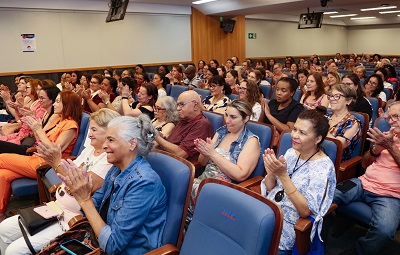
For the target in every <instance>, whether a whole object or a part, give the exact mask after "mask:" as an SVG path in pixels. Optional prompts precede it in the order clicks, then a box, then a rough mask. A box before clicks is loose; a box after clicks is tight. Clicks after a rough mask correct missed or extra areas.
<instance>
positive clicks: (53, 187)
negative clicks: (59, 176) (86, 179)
mask: <svg viewBox="0 0 400 255" xmlns="http://www.w3.org/2000/svg"><path fill="white" fill-rule="evenodd" d="M60 185H61V182H60V183H57V184H54V185H53V186H51V187H50V188H49V189H48V190H49V193H50V194H55V193H56V191H57V189H58V187H59V186H60Z"/></svg>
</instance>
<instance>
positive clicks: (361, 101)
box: [350, 97, 372, 120]
mask: <svg viewBox="0 0 400 255" xmlns="http://www.w3.org/2000/svg"><path fill="white" fill-rule="evenodd" d="M350 110H351V111H353V112H363V113H366V114H368V116H369V119H370V120H371V119H372V106H371V103H370V102H369V101H368V99H366V98H365V97H359V98H357V100H356V102H355V103H354V105H353V107H351V109H350Z"/></svg>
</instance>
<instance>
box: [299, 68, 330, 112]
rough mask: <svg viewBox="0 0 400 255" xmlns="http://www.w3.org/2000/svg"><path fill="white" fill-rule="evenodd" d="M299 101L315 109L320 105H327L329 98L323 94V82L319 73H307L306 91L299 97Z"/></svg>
mask: <svg viewBox="0 0 400 255" xmlns="http://www.w3.org/2000/svg"><path fill="white" fill-rule="evenodd" d="M300 103H302V104H303V105H304V106H305V107H307V108H309V109H315V108H316V107H317V106H320V105H322V106H325V107H328V104H329V100H328V99H327V98H326V96H325V89H324V83H323V81H322V76H321V75H320V74H319V73H315V72H314V73H311V74H309V75H308V77H307V83H306V93H305V94H304V95H303V96H302V97H301V99H300Z"/></svg>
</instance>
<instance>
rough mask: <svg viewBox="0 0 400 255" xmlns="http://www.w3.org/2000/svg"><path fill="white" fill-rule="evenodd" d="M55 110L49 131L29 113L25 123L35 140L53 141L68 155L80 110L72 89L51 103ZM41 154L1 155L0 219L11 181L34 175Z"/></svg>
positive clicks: (79, 118) (76, 130) (73, 141)
mask: <svg viewBox="0 0 400 255" xmlns="http://www.w3.org/2000/svg"><path fill="white" fill-rule="evenodd" d="M54 113H55V114H58V115H59V118H57V119H56V120H55V121H53V123H52V127H51V128H50V129H49V130H46V131H47V132H46V131H45V130H44V129H43V127H42V123H41V122H40V121H38V120H36V119H35V118H33V117H31V116H27V117H26V118H25V123H26V124H27V125H28V126H29V127H30V129H31V130H32V131H33V133H34V135H35V138H36V141H38V143H46V144H52V143H56V144H57V145H58V146H60V147H61V150H62V155H63V157H67V156H69V155H70V154H71V152H72V149H73V148H74V145H75V142H76V138H77V136H78V130H79V123H80V120H81V115H82V109H81V103H80V97H79V96H78V95H77V94H75V93H74V92H70V91H68V92H67V91H65V92H61V93H60V94H59V95H58V96H57V98H56V101H55V103H54ZM44 162H45V160H44V159H43V158H41V157H40V156H37V155H33V156H25V155H18V154H11V153H3V154H0V222H1V221H3V220H4V219H5V216H6V215H5V212H6V210H7V206H8V202H9V199H10V196H11V182H12V181H13V180H15V179H18V178H22V177H24V176H26V177H29V178H33V179H35V178H36V166H38V165H39V164H41V163H44Z"/></svg>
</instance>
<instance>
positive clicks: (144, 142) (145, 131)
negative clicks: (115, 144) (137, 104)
mask: <svg viewBox="0 0 400 255" xmlns="http://www.w3.org/2000/svg"><path fill="white" fill-rule="evenodd" d="M116 126H118V135H119V136H120V137H121V138H122V139H124V140H125V141H127V142H129V141H130V140H132V138H136V139H137V141H138V143H137V150H138V154H139V155H140V156H146V155H147V154H148V153H149V152H150V151H151V149H152V148H153V141H154V139H155V137H156V130H155V129H154V127H153V125H152V124H151V121H150V118H149V116H147V115H146V114H141V115H139V117H136V118H134V117H129V116H121V117H117V118H115V119H113V120H111V121H110V122H109V123H108V128H110V127H116Z"/></svg>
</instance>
